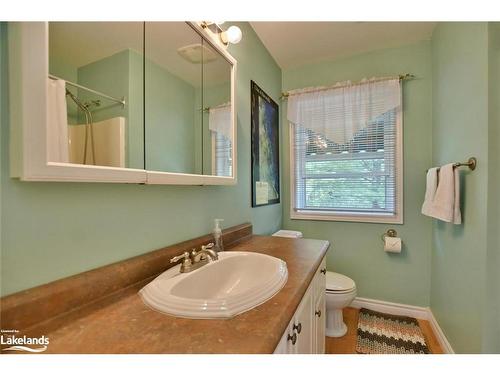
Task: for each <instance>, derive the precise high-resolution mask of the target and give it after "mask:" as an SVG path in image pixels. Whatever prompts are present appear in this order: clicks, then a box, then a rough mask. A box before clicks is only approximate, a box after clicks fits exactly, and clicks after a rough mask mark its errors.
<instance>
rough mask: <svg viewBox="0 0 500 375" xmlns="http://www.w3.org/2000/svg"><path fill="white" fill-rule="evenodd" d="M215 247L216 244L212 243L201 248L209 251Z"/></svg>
mask: <svg viewBox="0 0 500 375" xmlns="http://www.w3.org/2000/svg"><path fill="white" fill-rule="evenodd" d="M213 247H214V243H213V242H210V243H209V244H207V245H202V246H201V250H207V249H212V248H213Z"/></svg>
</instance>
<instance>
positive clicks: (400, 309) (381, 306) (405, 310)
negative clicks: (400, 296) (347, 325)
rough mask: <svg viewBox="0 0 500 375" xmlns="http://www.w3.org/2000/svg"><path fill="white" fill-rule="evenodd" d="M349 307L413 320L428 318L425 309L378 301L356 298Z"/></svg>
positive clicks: (427, 311) (427, 312)
mask: <svg viewBox="0 0 500 375" xmlns="http://www.w3.org/2000/svg"><path fill="white" fill-rule="evenodd" d="M351 307H355V308H357V309H359V308H362V307H364V308H366V309H372V310H375V311H379V312H381V313H386V314H393V315H405V316H409V317H412V318H415V319H426V320H428V318H429V310H428V309H427V308H426V307H420V306H412V305H403V304H401V303H394V302H387V301H380V300H376V299H370V298H361V297H356V298H355V299H354V301H352V303H351Z"/></svg>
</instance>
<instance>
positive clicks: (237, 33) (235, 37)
mask: <svg viewBox="0 0 500 375" xmlns="http://www.w3.org/2000/svg"><path fill="white" fill-rule="evenodd" d="M225 34H226V35H225V39H226V40H227V42H229V43H232V44H236V43H239V42H240V40H241V37H242V33H241V30H240V28H239V27H238V26H230V27H229V28H228V29H227V30H226V31H225Z"/></svg>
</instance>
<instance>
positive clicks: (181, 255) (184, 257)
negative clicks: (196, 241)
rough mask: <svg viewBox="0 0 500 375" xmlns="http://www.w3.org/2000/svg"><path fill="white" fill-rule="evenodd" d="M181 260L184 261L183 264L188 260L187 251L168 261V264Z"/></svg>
mask: <svg viewBox="0 0 500 375" xmlns="http://www.w3.org/2000/svg"><path fill="white" fill-rule="evenodd" d="M181 259H184V260H183V262H185V261H186V260H189V253H188V252H187V251H185V252H184V253H183V254H180V255H177V256H175V257H173V258H172V259H170V263H175V262H178V261H179V260H181Z"/></svg>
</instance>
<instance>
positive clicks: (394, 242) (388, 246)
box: [384, 236, 402, 253]
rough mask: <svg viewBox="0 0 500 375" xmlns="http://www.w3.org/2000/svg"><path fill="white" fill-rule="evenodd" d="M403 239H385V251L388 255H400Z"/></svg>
mask: <svg viewBox="0 0 500 375" xmlns="http://www.w3.org/2000/svg"><path fill="white" fill-rule="evenodd" d="M401 243H402V241H401V238H399V237H388V236H386V237H385V241H384V250H385V251H386V252H388V253H400V252H401Z"/></svg>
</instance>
